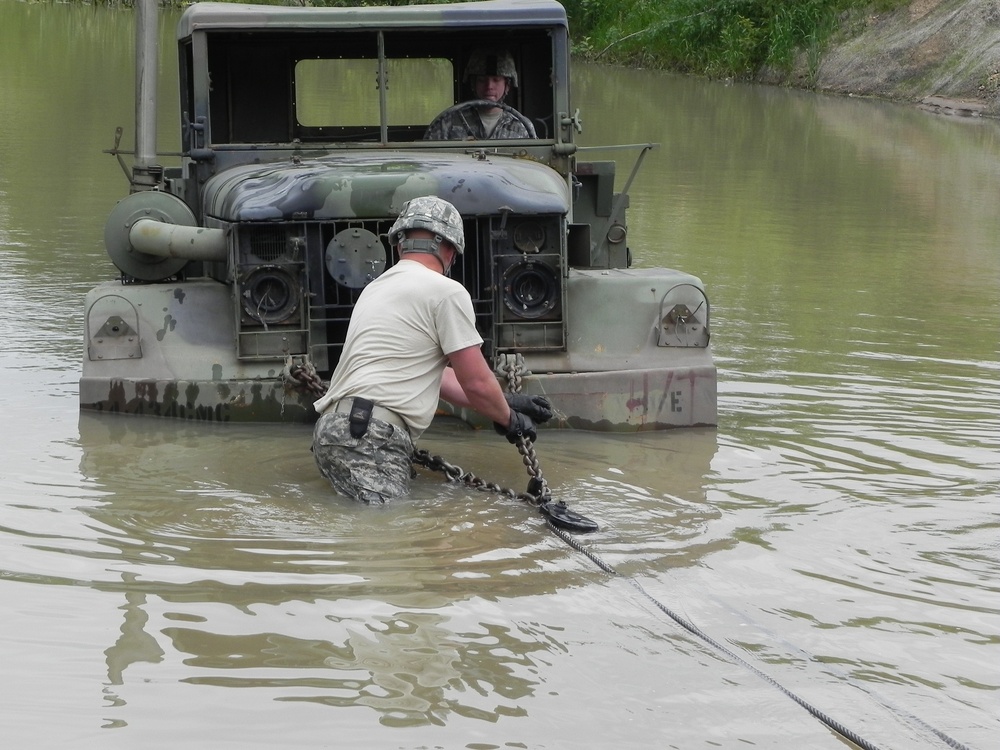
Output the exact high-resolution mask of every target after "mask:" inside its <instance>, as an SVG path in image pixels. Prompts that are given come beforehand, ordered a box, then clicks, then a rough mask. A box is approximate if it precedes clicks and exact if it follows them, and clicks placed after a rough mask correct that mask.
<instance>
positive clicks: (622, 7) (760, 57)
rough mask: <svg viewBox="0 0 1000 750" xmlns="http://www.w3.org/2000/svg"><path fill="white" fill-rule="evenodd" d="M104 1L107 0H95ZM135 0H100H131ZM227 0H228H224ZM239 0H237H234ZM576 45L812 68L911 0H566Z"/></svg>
mask: <svg viewBox="0 0 1000 750" xmlns="http://www.w3.org/2000/svg"><path fill="white" fill-rule="evenodd" d="M95 1H96V2H101V1H102V0H95ZM133 1H134V0H103V2H106V3H108V4H117V3H121V4H123V5H131V4H132V3H133ZM159 1H160V2H161V4H164V5H186V4H187V2H185V0H159ZM223 1H226V0H223ZM232 1H234V2H239V1H240V0H232ZM248 1H250V2H257V3H263V4H269V5H313V6H351V5H355V6H356V5H418V4H431V3H449V2H461V1H462V0H248ZM561 2H562V4H563V5H564V6H565V8H566V13H567V14H568V16H569V20H570V30H571V32H572V34H573V40H574V51H575V52H576V53H577V54H579V55H581V56H583V57H585V58H589V59H592V60H600V61H604V62H614V63H621V64H628V65H636V66H642V67H656V68H665V69H669V70H674V71H677V72H682V73H695V74H701V75H707V76H711V77H718V78H744V79H747V78H753V77H754V76H755V75H757V74H758V73H759V72H760V71H762V70H766V69H770V70H777V71H788V70H790V69H791V68H792V66H793V64H795V62H796V60H798V59H801V56H803V55H804V56H805V60H806V62H807V65H806V67H807V69H808V70H810V71H813V72H814V71H815V70H816V68H817V67H818V65H819V60H820V57H821V55H822V53H823V51H824V49H825V48H826V45H827V44H828V43H829V42H830V41H831V40H832V39H833V38H834V36H835V34H837V33H838V32H839V31H840V30H842V29H845V28H848V29H849V28H850V27H851V26H852V25H853V23H854V22H855V21H856V20H858V19H862V18H864V17H865V15H870V14H873V13H881V12H884V11H887V10H892V9H894V8H897V7H899V6H902V5H907V4H909V2H910V0H561Z"/></svg>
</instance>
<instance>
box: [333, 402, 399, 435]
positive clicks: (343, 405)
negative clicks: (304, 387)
mask: <svg viewBox="0 0 1000 750" xmlns="http://www.w3.org/2000/svg"><path fill="white" fill-rule="evenodd" d="M362 400H363V399H362ZM354 401H355V399H353V398H342V399H340V401H335V402H334V403H332V404H330V406H329V407H327V410H328V411H329V410H333V411H339V412H341V413H342V414H348V415H349V414H351V411H352V410H353V409H354ZM371 416H372V417H374V418H375V419H381V420H382V421H383V422H388V423H389V424H391V425H393V426H394V427H399V428H400V429H402V430H405V431H406V433H407V434H409V433H410V428H409V427H407V425H406V422H405V421H403V418H402V417H401V416H399V415H398V414H397V413H396V412H394V411H392V410H390V409H386V408H385V407H384V406H379V405H378V404H374V405H372V407H371ZM361 434H362V435H363V434H364V432H362V433H361Z"/></svg>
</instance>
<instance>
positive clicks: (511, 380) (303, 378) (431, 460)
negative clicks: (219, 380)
mask: <svg viewBox="0 0 1000 750" xmlns="http://www.w3.org/2000/svg"><path fill="white" fill-rule="evenodd" d="M503 369H504V372H505V373H506V375H507V381H508V390H509V391H510V392H511V393H519V392H520V390H521V377H522V374H523V373H524V369H523V364H522V360H521V358H520V355H517V356H516V357H507V364H506V365H505V366H504V368H503ZM284 375H285V377H286V379H288V380H289V381H290V382H291V383H292V384H293V385H296V386H298V387H305V388H307V389H308V390H310V391H311V392H313V393H315V394H316V395H317V397H319V396H322V395H323V394H324V393H326V385H325V384H324V383H323V382H322V381H321V380H320V378H319V376H318V375H317V373H316V370H315V368H314V367H313V366H312V363H311V362H309V361H308V360H307V361H306V362H305V363H303V364H293V363H292V362H291V361H289V362H288V363H287V364H286V367H285V372H284ZM516 447H517V449H518V452H519V453H520V454H521V457H522V460H523V462H524V466H525V468H526V469H527V472H528V476H529V480H528V488H527V491H525V492H515V491H514V490H512V489H509V488H507V487H502V486H500V485H499V484H496V483H495V482H489V481H486V480H483V479H481V478H480V477H477V476H476V475H475V474H473V473H472V472H469V471H465V470H464V469H462V467H461V466H457V465H455V464H452V463H449V462H447V461H445V460H444V459H443V458H442V457H441V456H437V455H434V456H432V455H431V454H430V453H429V452H428V451H426V450H422V449H419V450H418V449H414V451H413V455H412V457H411V460H412V462H413V463H414V464H417V465H418V466H423V467H424V468H426V469H429V470H431V471H439V472H441V473H442V474H444V475H445V477H446V478H447V479H448V480H449V481H453V482H460V483H462V484H464V485H465V486H467V487H469V488H471V489H475V490H479V491H481V492H493V493H495V494H498V495H501V496H503V497H507V498H511V499H516V500H521V501H524V502H526V503H527V504H529V505H532V506H534V507H536V508H537V509H538V511H539V512H540V513H541V514H542V515H543V516H544V517H545V523H546V525H547V526H548V528H549V529H550V530H551V531H552V533H553V534H555V535H556V536H557V537H558V538H559V539H561V540H562V541H563V542H565V543H566V544H567V545H568V546H570V547H571V548H572V549H575V550H576V551H577V552H579V553H581V554H582V555H584V556H585V557H586V558H587V559H588V560H590V561H591V562H592V563H594V565H596V566H597V567H598V568H600V569H601V570H602V571H604V572H605V573H607V574H608V575H610V576H613V577H615V578H620V579H621V580H623V581H625V582H626V583H627V584H628V585H630V586H631V587H632V588H634V589H635V590H636V591H638V592H639V593H640V594H642V596H644V597H645V598H646V599H648V600H649V601H650V602H652V604H653V605H654V606H655V607H656V608H657V609H659V610H660V611H661V612H663V613H664V614H665V615H666V616H667V617H669V618H670V619H671V620H673V621H674V622H675V623H676V624H677V625H679V626H680V627H682V628H683V629H684V630H686V631H688V632H689V633H691V634H692V635H694V636H697V637H698V638H700V639H701V640H702V641H704V642H705V643H707V644H708V645H709V646H711V647H712V648H714V649H715V650H716V651H718V652H719V653H721V654H723V655H725V656H726V657H728V658H729V659H730V660H731V661H733V662H735V663H736V664H739V665H741V666H743V667H746V669H748V670H749V671H750V672H752V673H753V674H755V675H757V676H758V677H760V678H761V679H762V680H764V681H765V682H767V683H768V684H769V685H771V686H772V687H774V688H777V689H778V690H780V691H781V692H782V693H784V694H785V695H786V696H788V697H789V698H791V699H792V700H793V701H795V703H797V704H798V705H799V706H801V707H802V708H804V709H805V710H806V711H807V712H808V713H809V714H810V715H811V716H813V717H814V718H815V719H817V720H819V721H820V722H821V723H822V724H823V725H824V726H826V727H828V728H829V729H831V730H833V731H834V732H836V733H837V734H838V735H840V736H841V737H843V738H844V739H846V740H848V741H850V742H853V743H854V744H855V745H857V746H858V747H860V748H862V750H880V748H879V747H878V746H877V745H875V744H874V743H872V742H870V741H868V740H866V739H865V738H864V737H862V736H861V735H859V734H858V733H857V732H854V731H853V730H851V729H850V728H848V727H847V726H845V725H844V724H842V723H840V722H839V721H837V720H836V719H834V718H833V717H831V716H829V715H828V714H826V713H824V712H823V711H821V710H819V709H818V708H816V707H815V706H813V705H812V704H811V703H809V702H808V701H807V700H805V699H804V698H802V697H801V696H799V695H797V694H796V693H794V692H792V691H791V690H789V689H788V688H786V687H785V686H784V685H782V684H781V683H779V682H778V681H777V680H775V679H774V678H773V677H771V676H770V675H769V674H767V673H766V672H764V671H763V670H761V669H760V668H758V667H756V666H754V665H753V664H752V663H750V662H749V661H747V660H746V659H744V658H743V657H742V656H740V655H739V654H737V653H736V652H735V651H733V650H732V649H731V648H729V647H728V646H726V645H725V644H723V643H720V642H719V641H717V640H716V639H715V638H713V637H712V636H710V635H709V634H708V633H706V632H705V631H704V630H702V629H701V628H699V627H698V626H697V625H695V624H694V623H693V622H691V621H690V620H688V619H687V618H685V617H683V616H681V615H679V614H678V613H677V612H675V611H673V610H672V609H671V608H670V607H668V606H667V605H665V604H664V603H663V602H661V601H660V600H659V599H657V598H656V597H655V596H653V595H652V594H650V593H649V592H648V591H646V589H644V588H643V586H642V584H640V583H639V582H638V581H636V580H635V579H634V578H630V577H628V576H623V575H622V574H621V573H619V572H618V571H617V570H615V568H614V566H612V565H611V564H610V563H608V562H607V561H606V560H604V559H603V558H601V557H600V555H598V554H597V553H595V552H593V551H592V550H589V549H587V548H586V547H585V546H584V545H583V544H582V543H581V542H580V540H579V539H577V538H576V537H574V536H573V535H572V534H570V533H569V531H575V532H577V533H583V534H587V533H591V532H594V531H597V530H598V524H597V523H596V522H594V521H592V520H591V519H589V518H587V517H586V516H583V515H581V514H579V513H576V512H575V511H572V510H570V509H569V508H568V507H567V506H566V503H565V502H563V501H558V502H556V501H554V500H553V499H552V493H551V490H550V489H549V485H548V482H547V481H546V480H545V477H544V476H543V474H542V469H541V465H540V463H539V461H538V456H537V454H536V453H535V449H534V445H533V444H532V442H531V441H530V440H527V439H526V438H524V437H521V438H519V439H518V441H517V444H516ZM866 692H867V691H866ZM882 703H883V705H885V701H882ZM886 707H887V708H890V709H891V710H893V711H894V712H895V713H897V714H898V715H900V716H901V717H902V718H904V719H908V720H909V721H911V722H914V723H916V724H917V725H918V726H919V727H920V728H921V729H923V730H925V731H929V732H931V733H932V734H933V735H935V736H936V737H937V738H938V739H939V740H941V741H942V742H944V743H945V744H946V745H948V747H951V748H954V750H972V748H970V747H969V746H967V745H965V744H963V743H961V742H959V741H958V740H956V739H954V738H953V737H951V736H949V735H948V734H946V733H945V732H942V731H941V730H939V729H937V728H935V727H933V726H931V725H930V724H928V723H926V722H925V721H923V720H922V719H920V718H919V717H917V716H914V715H913V714H911V713H909V712H903V711H900V710H899V709H896V708H892V707H889V706H886Z"/></svg>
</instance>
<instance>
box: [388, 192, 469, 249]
mask: <svg viewBox="0 0 1000 750" xmlns="http://www.w3.org/2000/svg"><path fill="white" fill-rule="evenodd" d="M408 229H426V230H428V231H430V232H433V233H434V234H436V235H438V236H439V237H441V238H442V239H446V240H448V242H450V243H451V244H452V245H454V246H455V250H456V252H458V254H459V255H461V254H462V253H463V252H465V229H464V227H463V226H462V215H461V214H460V213H459V212H458V209H457V208H455V207H454V206H453V205H451V204H450V203H449V202H448V201H446V200H442V199H441V198H438V197H437V196H436V195H424V196H421V197H420V198H412V199H410V200H408V201H407V202H406V203H404V204H403V210H402V211H400V212H399V218H397V219H396V222H395V223H394V224H393V225H392V228H391V229H390V230H389V242H391V243H392V244H393V245H398V244H399V243H400V242H402V241H403V240H404V239H405V238H406V230H408Z"/></svg>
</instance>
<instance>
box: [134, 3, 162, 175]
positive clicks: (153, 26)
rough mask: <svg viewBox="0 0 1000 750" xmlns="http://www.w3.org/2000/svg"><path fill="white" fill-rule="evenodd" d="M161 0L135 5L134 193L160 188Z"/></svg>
mask: <svg viewBox="0 0 1000 750" xmlns="http://www.w3.org/2000/svg"><path fill="white" fill-rule="evenodd" d="M157 1H158V0H136V3H135V162H134V163H133V165H132V192H138V191H141V190H152V189H154V188H156V187H158V186H159V184H160V176H161V175H162V174H163V167H162V166H161V165H159V164H157V163H156V161H157V159H156V83H157V76H158V72H159V65H158V63H159V48H160V39H159V33H160V32H159V23H158V20H159V19H158V13H159V11H158V8H157Z"/></svg>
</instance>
